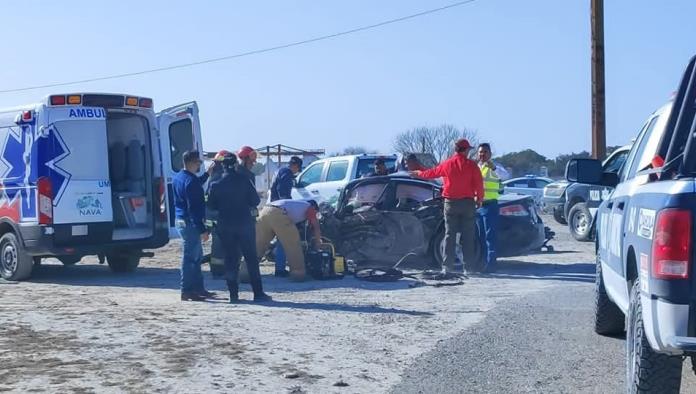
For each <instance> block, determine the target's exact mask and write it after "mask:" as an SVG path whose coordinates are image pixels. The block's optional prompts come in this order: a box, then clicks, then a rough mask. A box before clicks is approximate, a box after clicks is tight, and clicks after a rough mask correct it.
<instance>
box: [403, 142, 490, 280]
mask: <svg viewBox="0 0 696 394" xmlns="http://www.w3.org/2000/svg"><path fill="white" fill-rule="evenodd" d="M470 150H471V144H469V141H467V140H465V139H460V140H458V141H457V142H456V143H455V144H454V151H455V153H454V155H453V156H452V157H450V158H449V159H447V160H445V161H443V162H442V163H440V165H438V166H437V167H435V168H431V169H429V170H425V171H412V172H411V175H412V176H415V177H418V178H424V179H435V178H443V180H444V187H443V189H442V197H444V198H445V264H444V267H443V268H444V269H445V270H450V271H452V270H454V262H455V260H456V253H455V251H456V248H455V247H456V242H457V234H461V235H460V238H459V242H460V244H461V246H462V254H463V255H464V263H466V264H467V265H468V266H469V267H470V266H471V264H472V257H473V256H472V254H473V251H474V248H475V244H476V208H477V207H479V206H481V202H482V201H483V195H484V191H483V177H482V176H481V170H480V169H479V167H478V165H477V164H476V162H474V161H473V160H470V159H469V158H468V155H469V151H470Z"/></svg>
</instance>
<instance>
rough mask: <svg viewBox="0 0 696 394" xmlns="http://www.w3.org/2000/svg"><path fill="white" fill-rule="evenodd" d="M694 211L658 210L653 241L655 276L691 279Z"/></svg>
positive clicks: (653, 268) (657, 277)
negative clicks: (692, 216) (692, 215)
mask: <svg viewBox="0 0 696 394" xmlns="http://www.w3.org/2000/svg"><path fill="white" fill-rule="evenodd" d="M691 225H692V218H691V211H689V210H684V209H663V210H662V211H660V212H659V213H658V214H657V220H656V223H655V233H654V236H653V244H652V276H653V277H654V278H656V279H687V278H688V277H689V262H690V260H691V233H692V229H691Z"/></svg>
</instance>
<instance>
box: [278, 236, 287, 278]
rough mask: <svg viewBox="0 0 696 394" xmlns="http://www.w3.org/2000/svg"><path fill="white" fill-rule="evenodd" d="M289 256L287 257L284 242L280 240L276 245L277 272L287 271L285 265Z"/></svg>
mask: <svg viewBox="0 0 696 394" xmlns="http://www.w3.org/2000/svg"><path fill="white" fill-rule="evenodd" d="M287 261H288V259H287V257H285V249H283V244H281V243H280V241H278V242H277V243H276V247H275V272H276V273H277V272H282V271H285V266H286V264H287Z"/></svg>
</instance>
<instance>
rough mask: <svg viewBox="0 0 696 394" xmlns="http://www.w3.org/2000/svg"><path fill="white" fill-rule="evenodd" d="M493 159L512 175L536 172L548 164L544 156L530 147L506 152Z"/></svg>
mask: <svg viewBox="0 0 696 394" xmlns="http://www.w3.org/2000/svg"><path fill="white" fill-rule="evenodd" d="M495 161H496V162H498V163H500V164H501V165H502V166H503V167H505V168H506V169H508V170H509V171H510V173H511V175H512V176H524V175H527V174H536V173H538V172H539V169H540V168H541V167H542V166H548V161H547V160H546V157H544V156H542V155H540V154H538V153H537V152H535V151H533V150H532V149H525V150H523V151H519V152H512V153H507V154H504V155H502V156H500V157H498V158H496V159H495Z"/></svg>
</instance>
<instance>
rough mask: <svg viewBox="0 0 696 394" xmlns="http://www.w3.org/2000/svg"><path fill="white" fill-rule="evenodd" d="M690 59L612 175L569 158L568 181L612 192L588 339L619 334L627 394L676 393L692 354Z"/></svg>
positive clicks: (694, 182) (694, 78)
mask: <svg viewBox="0 0 696 394" xmlns="http://www.w3.org/2000/svg"><path fill="white" fill-rule="evenodd" d="M694 63H696V57H694V58H693V59H691V61H690V62H689V65H688V67H687V69H686V72H685V74H684V77H683V79H682V82H681V84H680V86H679V90H678V91H677V93H676V96H675V98H674V99H673V101H672V102H670V103H668V104H667V105H665V106H663V107H662V108H660V109H659V110H657V111H656V112H655V113H654V114H652V115H651V116H650V117H649V118H648V120H647V122H646V123H645V125H644V126H643V128H642V130H641V131H640V132H639V134H638V137H637V139H636V141H635V143H634V144H633V147H632V148H631V150H630V153H629V155H628V157H627V160H626V163H625V164H624V166H623V168H622V169H621V171H620V172H619V173H618V174H610V173H606V172H604V171H603V170H602V165H601V163H600V162H599V161H596V160H590V159H575V160H572V161H571V162H570V163H569V164H568V167H567V168H566V178H568V180H569V181H571V182H584V183H589V184H595V185H606V186H609V187H615V189H614V191H613V192H612V193H611V195H610V196H609V197H608V198H607V199H606V200H604V202H603V203H602V204H601V205H600V207H599V210H598V212H597V216H596V220H597V223H596V229H597V237H596V241H595V242H596V251H597V264H596V270H597V276H596V281H595V284H596V287H595V290H596V291H595V324H594V328H595V331H596V332H597V333H599V334H603V335H616V334H621V333H622V332H623V331H624V330H625V331H626V359H627V374H626V377H627V379H626V382H627V385H628V387H627V388H628V391H629V392H631V393H635V392H640V393H647V392H660V393H678V392H679V388H680V385H681V374H682V361H683V359H684V357H686V356H691V357H692V362H693V356H694V355H696V272H694V269H693V264H694V261H695V260H696V248H694V247H693V246H694V245H693V243H694V214H695V213H696V123H695V122H694V121H695V120H696V119H695V116H694V115H695V113H696V67H694Z"/></svg>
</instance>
